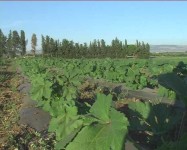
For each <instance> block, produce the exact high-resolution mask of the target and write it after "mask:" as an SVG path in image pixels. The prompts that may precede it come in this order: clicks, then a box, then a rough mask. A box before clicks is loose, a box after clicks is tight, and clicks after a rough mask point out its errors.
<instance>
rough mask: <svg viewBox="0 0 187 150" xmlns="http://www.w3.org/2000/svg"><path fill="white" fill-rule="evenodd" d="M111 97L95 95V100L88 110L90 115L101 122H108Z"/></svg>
mask: <svg viewBox="0 0 187 150" xmlns="http://www.w3.org/2000/svg"><path fill="white" fill-rule="evenodd" d="M111 102H112V95H108V96H106V95H104V94H97V100H96V102H95V103H94V104H93V106H92V107H91V109H90V113H91V114H92V115H93V116H95V117H96V118H97V119H99V120H101V121H103V122H109V110H110V106H111Z"/></svg>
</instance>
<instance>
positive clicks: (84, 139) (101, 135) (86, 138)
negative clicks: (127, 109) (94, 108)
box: [66, 108, 129, 150]
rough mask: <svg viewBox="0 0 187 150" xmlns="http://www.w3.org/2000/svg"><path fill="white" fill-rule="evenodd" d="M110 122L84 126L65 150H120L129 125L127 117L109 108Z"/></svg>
mask: <svg viewBox="0 0 187 150" xmlns="http://www.w3.org/2000/svg"><path fill="white" fill-rule="evenodd" d="M109 116H110V122H109V123H107V124H99V123H98V124H92V125H90V126H86V127H84V128H83V129H82V130H81V131H80V132H79V134H78V135H77V137H76V138H75V139H74V140H73V141H72V142H71V143H70V144H69V145H68V146H67V148H66V150H77V149H81V150H122V148H123V144H124V142H125V137H126V134H127V131H128V130H127V126H128V125H129V123H128V120H127V118H126V117H125V116H124V115H123V114H122V113H120V112H118V111H116V110H115V109H113V108H112V109H111V111H110V113H109Z"/></svg>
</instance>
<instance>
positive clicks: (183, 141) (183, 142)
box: [156, 134, 187, 150]
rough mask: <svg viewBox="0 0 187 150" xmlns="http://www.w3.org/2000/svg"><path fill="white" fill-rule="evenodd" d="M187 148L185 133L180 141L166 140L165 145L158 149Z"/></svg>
mask: <svg viewBox="0 0 187 150" xmlns="http://www.w3.org/2000/svg"><path fill="white" fill-rule="evenodd" d="M186 149H187V134H184V135H183V136H182V137H181V138H180V140H178V141H175V142H173V141H170V142H164V144H163V145H161V146H160V147H158V148H157V149H156V150H186Z"/></svg>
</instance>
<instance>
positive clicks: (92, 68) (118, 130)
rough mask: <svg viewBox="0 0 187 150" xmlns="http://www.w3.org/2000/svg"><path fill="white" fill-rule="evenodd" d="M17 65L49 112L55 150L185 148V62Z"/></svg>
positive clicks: (31, 61)
mask: <svg viewBox="0 0 187 150" xmlns="http://www.w3.org/2000/svg"><path fill="white" fill-rule="evenodd" d="M14 61H16V65H17V67H18V68H19V70H21V72H22V73H23V74H24V76H26V77H27V78H28V80H29V82H30V84H31V89H30V91H29V95H30V97H31V98H32V100H34V101H36V102H37V107H39V108H42V109H43V110H44V111H45V112H48V113H49V114H50V117H51V119H50V122H49V126H48V129H47V130H48V132H49V133H55V141H56V142H55V143H56V144H55V149H66V150H77V149H81V150H87V149H89V150H110V149H111V150H121V149H129V145H133V148H134V149H135V148H136V149H146V150H147V149H158V150H162V149H163V150H165V149H180V150H182V149H186V148H187V147H186V143H185V140H186V138H187V136H186V135H185V134H182V133H185V131H186V127H185V125H186V124H185V121H184V120H185V119H186V113H185V112H186V104H187V94H186V91H187V78H186V76H187V58H180V57H179V58H169V59H157V58H153V59H147V60H144V59H126V60H124V59H109V58H108V59H61V58H42V57H35V58H19V59H17V60H14ZM138 94H139V95H138ZM137 95H138V96H137Z"/></svg>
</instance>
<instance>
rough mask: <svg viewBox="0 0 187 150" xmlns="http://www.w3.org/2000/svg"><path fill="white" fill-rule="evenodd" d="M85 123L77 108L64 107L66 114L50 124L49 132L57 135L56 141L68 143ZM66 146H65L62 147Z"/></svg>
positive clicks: (54, 119) (53, 119) (52, 120)
mask: <svg viewBox="0 0 187 150" xmlns="http://www.w3.org/2000/svg"><path fill="white" fill-rule="evenodd" d="M82 124H83V121H82V120H81V119H80V117H79V116H78V115H77V108H76V107H75V106H66V107H64V113H63V114H61V115H59V116H58V117H56V118H52V119H51V121H50V124H49V129H48V131H49V132H55V133H56V139H57V140H58V141H59V140H60V141H61V142H63V143H65V144H66V143H68V142H70V141H71V140H72V138H73V137H74V136H72V135H75V133H76V132H77V130H78V129H80V128H81V126H82ZM61 146H62V147H61V148H63V146H65V145H64V144H63V145H61Z"/></svg>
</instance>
